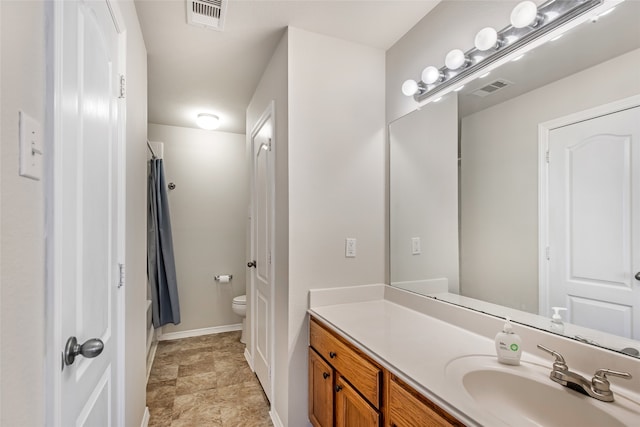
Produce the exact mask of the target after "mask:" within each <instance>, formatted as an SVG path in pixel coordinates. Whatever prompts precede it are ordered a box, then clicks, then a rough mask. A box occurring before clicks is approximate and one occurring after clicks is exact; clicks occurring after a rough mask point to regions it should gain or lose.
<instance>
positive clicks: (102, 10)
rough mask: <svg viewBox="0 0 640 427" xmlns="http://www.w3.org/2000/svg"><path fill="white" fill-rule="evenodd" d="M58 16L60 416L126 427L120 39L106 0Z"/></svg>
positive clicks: (67, 422)
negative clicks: (121, 377)
mask: <svg viewBox="0 0 640 427" xmlns="http://www.w3.org/2000/svg"><path fill="white" fill-rule="evenodd" d="M55 7H56V8H59V9H57V11H56V16H58V21H57V23H59V24H60V25H61V27H62V29H61V30H59V32H58V33H57V34H61V35H62V37H63V40H62V54H61V55H62V57H61V58H62V61H61V75H60V77H61V79H62V80H61V84H62V86H61V88H62V90H61V93H59V94H58V95H59V96H60V97H61V99H62V101H61V102H60V103H59V105H60V108H61V111H62V113H61V114H62V117H60V118H59V119H57V121H56V123H57V125H59V131H58V135H59V137H58V138H56V153H55V155H56V157H55V160H54V199H55V201H54V206H55V208H54V209H55V212H54V218H55V226H54V229H55V235H56V242H57V243H56V246H55V249H54V257H55V259H56V264H55V265H56V279H55V283H56V288H57V289H60V301H59V305H58V306H57V307H58V311H59V315H58V316H59V318H60V339H61V342H60V343H59V345H60V349H61V350H62V351H63V352H64V353H66V357H63V363H62V373H61V378H60V389H61V396H60V402H59V404H60V415H59V416H60V419H61V425H63V426H91V427H95V426H115V425H121V424H122V423H121V421H120V417H119V415H120V412H119V406H120V404H121V403H122V400H121V396H122V393H121V392H119V387H120V384H119V382H118V378H119V370H121V369H123V367H122V366H119V365H118V354H119V352H118V339H119V332H120V331H119V328H118V306H119V297H120V286H121V283H120V274H119V265H118V262H119V260H121V259H123V253H122V240H121V239H120V238H119V236H121V235H122V224H121V222H120V221H119V213H121V210H120V209H122V206H121V205H120V206H119V205H118V200H119V197H118V195H119V191H122V189H120V188H119V182H120V180H119V177H120V175H119V174H118V171H122V170H123V169H124V168H123V164H119V162H120V157H119V138H120V136H119V111H118V106H119V100H118V97H119V95H120V93H119V90H120V88H119V80H120V78H119V73H118V71H119V68H118V58H119V47H118V46H119V34H118V30H117V27H116V22H115V21H114V18H113V16H112V12H111V9H110V5H109V4H108V3H107V2H106V1H104V0H100V1H65V2H59V3H56V6H55ZM56 114H58V113H56ZM72 337H75V338H76V339H77V344H76V345H75V346H74V345H72V342H71V341H70V340H71V339H72ZM98 340H99V341H98ZM99 342H101V343H102V346H103V347H102V350H101V351H100V348H99V347H100V345H99ZM83 344H85V345H83ZM76 353H77V355H76V356H75V357H72V354H76Z"/></svg>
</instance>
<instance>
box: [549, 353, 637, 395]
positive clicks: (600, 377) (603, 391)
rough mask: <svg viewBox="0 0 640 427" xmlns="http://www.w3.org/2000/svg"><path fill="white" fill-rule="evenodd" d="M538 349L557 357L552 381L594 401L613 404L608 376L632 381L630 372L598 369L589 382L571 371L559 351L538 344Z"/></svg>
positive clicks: (552, 372) (551, 376)
mask: <svg viewBox="0 0 640 427" xmlns="http://www.w3.org/2000/svg"><path fill="white" fill-rule="evenodd" d="M538 348H539V349H541V350H544V351H546V352H547V353H549V354H551V355H552V356H553V357H555V361H554V362H553V369H552V370H551V373H550V374H549V378H551V380H552V381H555V382H557V383H558V384H560V385H563V386H565V387H568V388H570V389H572V390H575V391H577V392H579V393H582V394H585V395H587V396H589V397H593V398H594V399H598V400H602V401H603V402H613V400H614V399H613V392H612V391H611V383H609V380H608V379H607V375H609V376H615V377H620V378H624V379H627V380H629V379H631V374H629V373H628V372H618V371H612V370H611V369H598V370H597V371H596V373H595V375H594V376H593V379H592V380H591V381H589V380H588V379H586V378H585V377H583V376H582V375H580V374H577V373H575V372H572V371H570V370H569V367H568V366H567V363H566V362H565V360H564V357H562V355H561V354H560V353H558V352H557V351H554V350H551V349H549V348H547V347H545V346H543V345H540V344H538Z"/></svg>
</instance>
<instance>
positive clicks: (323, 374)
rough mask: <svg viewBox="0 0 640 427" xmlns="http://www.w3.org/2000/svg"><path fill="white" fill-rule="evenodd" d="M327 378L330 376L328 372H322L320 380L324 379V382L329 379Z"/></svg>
mask: <svg viewBox="0 0 640 427" xmlns="http://www.w3.org/2000/svg"><path fill="white" fill-rule="evenodd" d="M329 376H330V375H329V373H328V372H323V373H322V378H324V379H325V380H326V379H327V378H329Z"/></svg>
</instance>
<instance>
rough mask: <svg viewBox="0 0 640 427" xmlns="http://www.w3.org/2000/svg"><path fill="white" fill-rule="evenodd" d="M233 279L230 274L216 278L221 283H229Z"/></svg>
mask: <svg viewBox="0 0 640 427" xmlns="http://www.w3.org/2000/svg"><path fill="white" fill-rule="evenodd" d="M232 277H233V276H231V275H230V274H221V275H220V276H216V277H215V279H216V280H217V281H218V282H220V283H229V281H230V280H231V278H232Z"/></svg>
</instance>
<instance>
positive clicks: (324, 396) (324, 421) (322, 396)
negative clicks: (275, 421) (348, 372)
mask: <svg viewBox="0 0 640 427" xmlns="http://www.w3.org/2000/svg"><path fill="white" fill-rule="evenodd" d="M333 377H334V375H333V368H332V367H331V366H329V365H328V364H327V363H326V362H325V361H324V360H323V359H322V357H320V356H318V354H317V353H316V352H315V351H314V350H313V349H312V348H311V347H309V420H310V421H311V424H313V425H314V426H315V427H331V426H332V425H333Z"/></svg>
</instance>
